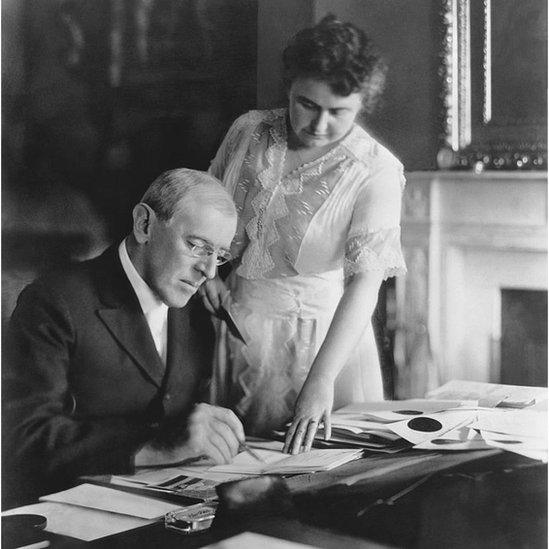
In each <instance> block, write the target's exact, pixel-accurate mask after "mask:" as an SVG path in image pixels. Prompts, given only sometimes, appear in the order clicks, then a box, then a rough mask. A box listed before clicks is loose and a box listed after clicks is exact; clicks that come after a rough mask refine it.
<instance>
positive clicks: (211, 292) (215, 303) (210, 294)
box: [198, 275, 229, 315]
mask: <svg viewBox="0 0 549 549" xmlns="http://www.w3.org/2000/svg"><path fill="white" fill-rule="evenodd" d="M198 292H199V293H200V295H201V296H202V302H203V303H204V307H206V309H207V310H208V311H210V313H212V314H214V315H216V314H217V313H218V311H219V308H220V307H221V303H222V302H223V300H224V299H225V297H226V296H227V294H228V293H229V289H228V288H227V285H226V284H225V282H223V280H221V278H219V276H218V275H216V277H215V278H212V279H211V280H207V281H206V282H204V284H202V286H200V288H199V290H198Z"/></svg>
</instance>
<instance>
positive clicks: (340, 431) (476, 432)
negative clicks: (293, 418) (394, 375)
mask: <svg viewBox="0 0 549 549" xmlns="http://www.w3.org/2000/svg"><path fill="white" fill-rule="evenodd" d="M546 393H547V389H543V388H531V387H515V386H509V385H493V384H489V383H476V382H461V381H454V382H450V383H449V384H446V385H445V386H443V387H441V388H440V389H438V390H437V391H435V392H433V393H432V394H431V396H434V395H442V396H456V397H457V396H462V397H465V398H467V400H434V399H433V398H431V399H413V400H399V401H384V402H364V403H355V404H351V405H349V406H346V407H344V408H341V409H340V410H338V411H337V412H335V413H334V414H332V416H331V425H332V435H331V437H330V439H329V440H328V441H324V431H323V430H322V429H320V430H319V432H318V433H317V436H316V442H317V444H319V445H337V446H339V447H353V448H364V449H366V450H370V451H376V452H388V453H391V452H397V451H399V450H403V449H405V448H410V447H413V448H415V449H419V450H436V451H440V450H452V451H455V450H482V449H490V448H493V447H497V448H502V449H504V450H508V451H511V452H516V453H519V454H522V455H525V456H528V457H531V458H534V459H539V460H542V461H547V446H548V443H547V398H546ZM503 402H505V404H503ZM488 404H490V406H488ZM519 406H522V407H523V408H524V409H517V408H518V407H519ZM278 434H279V435H280V436H283V433H282V432H280V433H278Z"/></svg>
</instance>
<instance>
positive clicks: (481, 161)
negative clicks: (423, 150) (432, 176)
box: [438, 0, 547, 171]
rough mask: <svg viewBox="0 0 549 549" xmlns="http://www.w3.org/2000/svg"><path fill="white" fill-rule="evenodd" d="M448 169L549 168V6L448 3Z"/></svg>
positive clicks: (507, 0)
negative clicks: (548, 20)
mask: <svg viewBox="0 0 549 549" xmlns="http://www.w3.org/2000/svg"><path fill="white" fill-rule="evenodd" d="M442 9H443V21H444V25H445V29H444V30H445V32H444V40H443V55H442V61H443V62H442V67H441V71H440V74H441V77H442V94H443V104H444V110H445V112H444V130H443V142H444V143H443V146H442V148H441V150H440V151H439V155H438V163H439V167H440V168H464V169H475V170H477V171H482V170H484V169H522V170H525V169H546V167H547V3H546V2H545V0H524V1H523V2H520V3H517V2H516V1H514V0H445V1H444V2H443V4H442Z"/></svg>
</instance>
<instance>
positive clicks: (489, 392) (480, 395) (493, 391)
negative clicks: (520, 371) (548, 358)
mask: <svg viewBox="0 0 549 549" xmlns="http://www.w3.org/2000/svg"><path fill="white" fill-rule="evenodd" d="M427 398H433V399H439V400H440V399H454V400H455V399H459V400H468V401H473V402H474V403H475V404H476V405H478V406H481V407H485V408H495V407H499V408H521V409H522V408H526V407H528V406H533V405H535V404H540V403H543V402H547V398H548V394H547V388H546V387H525V386H522V385H502V384H498V383H484V382H481V381H464V380H461V379H453V380H452V381H449V382H448V383H445V384H444V385H442V386H441V387H439V388H438V389H435V390H434V391H431V392H429V393H428V394H427Z"/></svg>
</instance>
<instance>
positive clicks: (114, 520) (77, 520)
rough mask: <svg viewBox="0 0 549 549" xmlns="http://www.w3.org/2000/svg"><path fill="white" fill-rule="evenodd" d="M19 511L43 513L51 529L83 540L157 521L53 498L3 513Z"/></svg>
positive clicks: (55, 532)
mask: <svg viewBox="0 0 549 549" xmlns="http://www.w3.org/2000/svg"><path fill="white" fill-rule="evenodd" d="M19 513H23V514H24V513H30V514H37V515H43V516H45V517H46V518H47V520H48V525H47V526H46V531H47V532H51V533H52V534H59V535H62V536H70V537H73V538H76V539H81V540H83V541H92V540H95V539H99V538H103V537H106V536H112V535H114V534H119V533H120V532H126V531H128V530H133V529H134V528H139V527H141V526H146V525H148V524H152V523H153V522H154V521H153V520H146V519H142V518H137V517H130V516H128V515H120V514H116V513H108V512H106V511H98V510H97V509H88V508H85V507H78V506H75V505H67V504H64V503H55V502H51V501H47V502H43V503H35V504H34V505H26V506H25V507H18V508H17V509H10V510H9V511H5V512H3V513H2V515H16V514H19Z"/></svg>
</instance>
